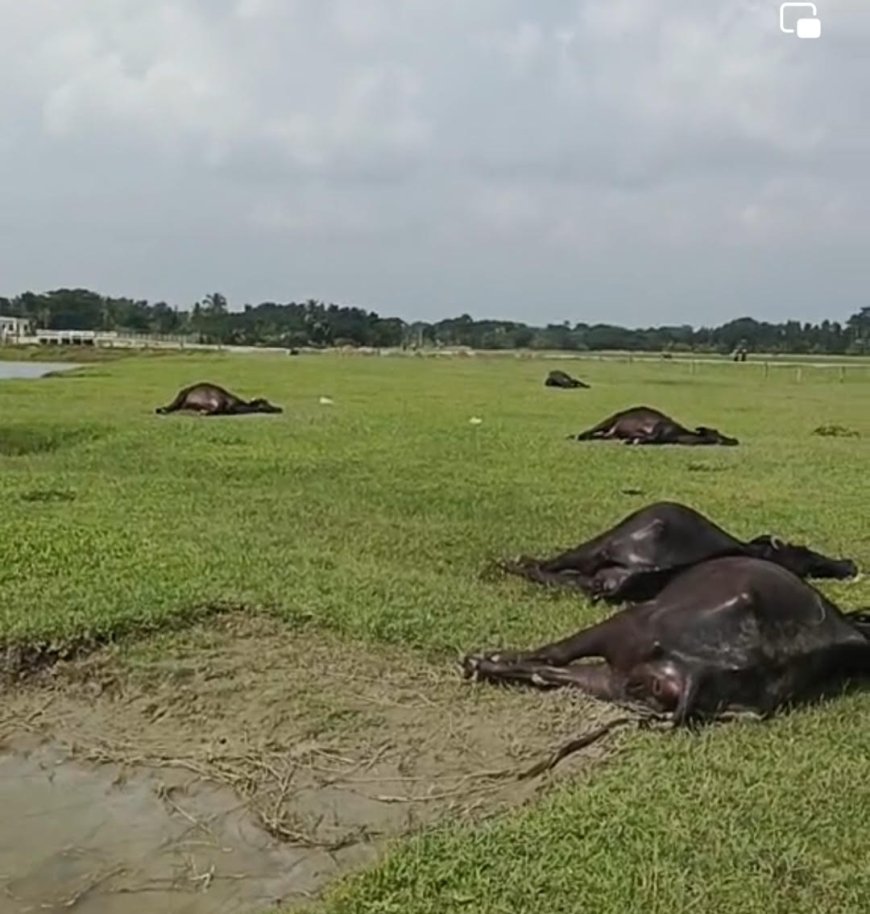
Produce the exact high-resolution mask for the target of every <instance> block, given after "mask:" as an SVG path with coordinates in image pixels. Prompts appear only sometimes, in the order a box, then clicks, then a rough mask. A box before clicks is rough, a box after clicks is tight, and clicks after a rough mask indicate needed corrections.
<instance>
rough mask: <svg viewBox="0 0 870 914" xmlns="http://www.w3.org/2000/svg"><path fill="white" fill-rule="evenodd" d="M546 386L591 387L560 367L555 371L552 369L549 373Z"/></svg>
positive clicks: (545, 382)
mask: <svg viewBox="0 0 870 914" xmlns="http://www.w3.org/2000/svg"><path fill="white" fill-rule="evenodd" d="M544 386H545V387H562V388H566V389H573V388H576V387H586V388H588V387H589V385H588V384H586V383H585V382H583V381H580V380H579V379H577V378H572V377H571V375H569V374H568V373H567V372H565V371H561V370H560V369H558V368H557V369H556V370H555V371H551V372H550V373H549V374H548V375H547V379H546V381H544Z"/></svg>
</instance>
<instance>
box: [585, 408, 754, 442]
mask: <svg viewBox="0 0 870 914" xmlns="http://www.w3.org/2000/svg"><path fill="white" fill-rule="evenodd" d="M568 437H569V438H570V439H572V440H575V441H592V440H594V439H608V438H615V439H619V440H621V441H624V442H625V443H626V444H722V445H730V446H733V445H735V444H739V443H740V442H739V441H738V440H737V439H736V438H729V437H728V436H727V435H723V434H721V433H720V432H719V430H718V429H715V428H707V427H706V426H704V425H699V426H698V427H697V428H696V429H695V430H694V431H690V430H689V429H687V428H686V427H685V426H683V425H680V423H679V422H677V421H676V419H672V418H671V417H670V416H668V415H667V414H666V413H663V412H661V411H660V410H658V409H653V408H652V407H651V406H633V407H631V409H623V410H621V411H620V412H618V413H614V414H613V415H612V416H608V417H607V418H606V419H604V420H602V421H601V422H599V423H598V425H594V426H592V428H589V429H586V431H585V432H580V434H578V435H569V436H568Z"/></svg>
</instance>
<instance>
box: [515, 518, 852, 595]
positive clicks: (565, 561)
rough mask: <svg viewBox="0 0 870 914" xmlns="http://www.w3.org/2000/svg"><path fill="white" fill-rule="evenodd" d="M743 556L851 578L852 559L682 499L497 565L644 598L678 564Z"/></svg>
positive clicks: (590, 591)
mask: <svg viewBox="0 0 870 914" xmlns="http://www.w3.org/2000/svg"><path fill="white" fill-rule="evenodd" d="M726 555H731V556H746V557H751V558H757V559H763V560H765V561H768V562H773V563H774V564H776V565H780V566H782V567H783V568H788V569H789V571H791V572H793V573H794V574H796V575H797V576H798V577H800V578H836V579H838V580H843V579H846V578H851V577H855V575H857V574H858V567H857V565H856V564H855V562H853V561H852V560H851V559H834V558H829V557H828V556H826V555H823V554H822V553H820V552H814V551H813V550H812V549H808V548H807V547H806V546H797V545H794V544H792V543H786V542H783V540H781V539H780V538H779V537H777V536H772V535H770V534H764V535H761V536H757V537H755V539H752V540H749V541H748V542H743V541H741V540H739V539H736V538H735V537H733V536H732V535H731V534H730V533H726V532H725V530H723V529H722V528H721V527H719V526H718V525H717V524H715V523H713V521H711V520H709V519H708V518H706V517H704V515H703V514H701V513H700V512H698V511H696V510H695V509H694V508H690V507H688V505H683V504H680V503H679V502H672V501H659V502H654V503H652V504H649V505H647V506H646V507H644V508H640V509H639V510H637V511H633V512H632V513H631V514H628V515H627V516H626V517H624V518H623V519H622V520H621V521H620V522H619V523H617V524H615V525H614V526H613V527H611V528H610V529H609V530H605V531H604V532H603V533H600V534H599V535H598V536H595V537H593V538H592V539H590V540H587V541H586V542H584V543H581V544H580V545H579V546H575V547H574V548H573V549H569V550H567V551H565V552H562V553H559V554H558V555H556V556H553V557H551V558H545V559H535V558H530V557H528V556H520V557H519V558H518V559H516V560H513V561H505V562H499V563H498V564H499V565H500V567H501V568H502V569H503V570H505V571H507V572H509V573H511V574H517V575H520V576H522V577H524V578H526V579H528V580H530V581H534V582H536V583H539V584H555V585H563V586H569V587H576V588H578V589H579V590H581V591H582V592H583V593H584V594H586V595H587V596H588V597H590V598H591V599H592V600H593V601H596V600H605V601H607V602H614V603H615V602H619V601H622V600H631V601H634V600H648V599H651V598H652V597H654V596H655V595H656V594H657V593H659V591H661V589H662V588H663V587H664V586H665V585H666V584H667V583H668V581H670V580H671V579H672V578H674V577H675V576H676V575H677V574H679V573H680V572H681V571H682V570H683V569H685V568H687V567H689V566H692V565H697V564H699V563H701V562H705V561H708V560H710V559H713V558H719V557H722V556H726Z"/></svg>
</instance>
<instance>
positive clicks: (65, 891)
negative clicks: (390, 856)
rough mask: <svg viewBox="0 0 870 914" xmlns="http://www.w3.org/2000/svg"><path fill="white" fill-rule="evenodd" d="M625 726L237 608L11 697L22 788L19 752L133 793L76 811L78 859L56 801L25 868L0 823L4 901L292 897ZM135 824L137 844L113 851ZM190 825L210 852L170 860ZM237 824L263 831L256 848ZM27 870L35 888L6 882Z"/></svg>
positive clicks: (90, 904) (479, 812) (23, 905)
mask: <svg viewBox="0 0 870 914" xmlns="http://www.w3.org/2000/svg"><path fill="white" fill-rule="evenodd" d="M619 716H621V712H619V711H618V710H615V709H613V708H611V707H609V706H606V705H602V704H600V703H597V702H594V701H592V700H591V699H587V698H585V697H583V696H580V695H577V694H571V693H569V692H559V691H556V692H550V693H535V692H529V691H519V690H506V689H498V688H492V687H491V686H474V685H471V684H469V683H467V682H463V681H462V680H461V679H460V678H459V676H458V674H457V673H455V672H454V671H453V670H451V669H450V668H449V667H448V666H446V665H442V666H433V665H431V664H426V663H425V662H423V661H422V660H420V659H419V658H417V657H415V656H413V655H411V654H409V652H407V651H400V650H378V651H372V650H371V649H364V648H363V647H361V646H359V645H352V644H348V643H345V642H340V641H337V640H335V639H333V638H326V637H324V636H322V635H317V636H315V635H314V634H311V633H300V632H298V631H296V630H292V629H288V628H286V627H284V626H282V625H281V624H280V623H279V622H277V621H274V620H270V619H266V618H251V617H250V616H245V615H242V614H232V615H228V616H219V617H217V618H216V619H212V620H210V621H209V622H208V623H202V624H200V625H198V626H196V627H194V628H192V629H190V630H189V631H187V632H185V633H183V634H181V635H174V636H168V635H164V636H159V637H155V638H152V639H150V640H149V641H147V642H143V643H140V644H139V645H137V646H135V647H133V648H126V649H124V648H116V649H112V650H109V649H104V650H102V651H101V652H99V653H97V654H95V655H94V656H92V657H90V658H88V659H86V660H80V661H75V662H70V663H63V664H59V665H57V666H56V667H54V668H52V670H50V671H43V672H42V673H40V674H38V675H37V676H36V677H35V678H33V679H32V680H30V681H28V682H27V683H24V684H21V685H19V686H17V687H15V688H13V689H10V690H9V691H8V692H7V694H6V695H4V706H3V710H2V713H0V743H2V745H3V746H4V748H5V752H6V753H7V754H6V755H5V756H0V758H4V759H5V760H6V761H7V763H9V764H10V765H12V768H11V769H10V770H11V771H15V772H17V773H18V775H19V777H18V783H19V784H21V783H24V782H25V780H26V779H22V777H21V776H20V775H21V770H22V768H21V766H22V765H24V766H25V767H26V766H27V765H30V769H28V770H33V765H34V764H36V762H34V761H33V759H34V758H35V757H34V756H33V755H32V754H28V753H33V752H34V751H35V752H37V753H40V752H41V753H46V752H50V753H54V756H53V758H54V759H55V761H54V762H53V768H54V770H55V771H56V772H63V777H65V778H66V781H62V783H64V784H66V787H65V791H66V792H72V793H75V790H76V788H75V786H74V784H79V785H81V784H83V783H86V784H87V785H88V786H86V787H80V792H81V791H84V795H85V796H88V791H91V793H93V792H94V791H95V790H99V791H102V794H101V795H104V794H107V791H108V790H109V788H108V787H107V786H106V779H107V778H108V779H109V781H114V780H116V779H117V778H118V777H119V773H120V772H126V777H127V781H126V784H123V785H120V786H116V787H112V788H111V789H112V790H113V791H116V792H117V791H127V793H126V794H124V798H123V799H122V798H119V797H118V796H116V799H115V801H114V805H113V803H110V802H102V803H99V802H96V803H95V802H92V803H91V804H90V805H89V807H88V808H89V809H90V815H91V818H93V817H94V816H96V817H97V819H96V820H95V821H94V822H93V823H92V826H91V828H92V832H93V834H92V837H91V841H90V845H88V846H86V847H85V846H83V840H82V839H81V838H76V837H75V836H73V835H71V834H70V833H69V828H66V829H64V828H62V827H59V826H58V827H55V824H54V822H55V820H56V821H57V823H60V822H65V821H67V820H69V818H70V817H69V815H68V813H67V812H65V811H64V808H63V805H62V804H59V803H58V802H57V794H58V791H55V801H54V802H55V806H56V808H55V809H51V808H50V804H49V805H48V806H46V812H45V814H44V816H43V818H42V819H41V820H39V821H38V822H37V824H36V825H34V826H33V829H37V830H36V831H34V832H33V834H34V836H35V838H38V840H39V844H38V846H39V847H40V848H41V850H40V852H39V855H38V856H39V859H38V860H36V861H34V860H33V859H27V858H26V852H25V850H24V847H25V846H26V845H27V842H26V841H22V839H21V837H20V833H21V825H20V822H19V821H18V817H16V816H9V815H4V816H3V817H2V819H0V848H7V847H8V848H11V850H10V851H8V852H6V851H4V853H7V857H6V858H5V859H4V858H3V857H0V898H2V891H3V885H4V882H3V878H4V877H3V874H4V873H5V874H6V875H5V880H6V882H5V885H6V892H7V897H8V898H10V899H19V900H17V901H14V903H15V904H18V905H19V907H18V908H12V909H11V910H13V911H15V912H16V914H17V912H18V911H21V912H23V911H25V910H28V909H30V910H36V909H38V908H39V907H40V906H43V910H45V909H48V910H51V907H50V906H51V905H58V904H60V907H61V908H63V903H67V902H68V900H69V898H71V897H73V896H74V895H75V893H77V892H83V894H82V895H81V897H76V901H75V907H76V910H77V911H79V912H82V914H90V912H94V914H96V912H101V914H103V912H109V911H111V912H112V914H115V912H118V914H121V912H129V914H134V911H138V910H140V909H141V905H142V900H143V897H144V898H145V899H147V900H148V903H149V907H150V905H151V902H152V900H153V899H152V895H151V894H149V895H145V896H143V895H142V894H141V893H142V892H143V891H147V892H149V893H153V892H154V891H156V887H157V888H159V889H160V891H161V892H163V895H161V896H160V897H161V900H160V908H161V910H162V911H164V912H166V914H170V912H175V911H181V910H182V909H183V910H184V911H185V912H191V914H194V912H195V914H199V912H214V911H222V910H224V907H223V905H224V904H228V905H230V907H228V908H227V910H230V909H231V910H233V911H245V910H252V911H256V910H262V909H263V906H264V904H266V903H267V902H268V901H271V900H276V901H277V900H278V899H280V900H281V901H282V902H283V903H285V904H286V903H291V902H293V901H301V900H305V899H308V898H310V897H312V896H313V895H317V894H319V893H320V891H322V889H323V888H324V887H325V886H326V884H327V883H328V882H330V881H331V880H333V879H334V878H336V876H339V875H341V874H343V873H345V872H347V871H349V870H351V869H354V868H357V867H360V866H363V865H367V864H370V863H371V862H373V861H374V859H375V858H376V856H377V854H378V853H379V852H380V849H381V848H382V846H383V840H384V839H387V838H394V837H398V836H401V835H404V834H407V833H408V832H410V831H413V830H415V829H417V828H419V827H420V826H422V825H425V824H429V823H432V822H434V821H436V820H438V819H440V818H441V817H443V816H451V817H465V818H471V819H479V818H481V817H484V816H488V815H492V814H493V813H496V812H498V811H502V810H504V809H506V808H508V807H510V806H513V805H516V804H518V803H522V802H525V801H528V800H529V799H531V798H532V797H534V796H535V795H536V794H538V792H539V791H540V790H541V789H543V788H544V787H545V786H546V785H547V784H548V783H551V782H552V780H553V779H554V778H555V779H559V778H564V777H567V776H570V775H572V774H576V773H577V771H578V770H582V769H583V768H584V767H589V766H590V765H592V764H594V763H595V762H597V761H599V760H600V759H601V758H602V757H603V756H605V755H606V754H608V753H610V752H612V751H613V750H614V748H615V747H616V746H618V745H619V744H620V742H621V737H620V736H618V735H612V736H609V737H607V738H605V739H603V740H600V741H598V742H596V743H594V744H593V745H591V746H588V747H586V748H584V749H583V750H581V751H580V752H578V753H576V754H575V755H573V756H572V757H571V758H569V759H566V760H565V761H563V762H562V763H561V764H560V766H559V767H558V768H556V769H554V770H553V771H552V772H549V773H548V774H546V775H544V776H542V777H537V778H528V779H525V780H518V779H517V775H518V774H519V773H520V772H522V771H524V770H527V769H528V768H529V767H530V766H532V765H534V764H535V763H537V762H540V761H541V760H542V759H546V758H547V757H549V755H550V754H551V753H552V752H553V751H554V750H556V749H557V748H558V747H560V746H561V745H562V744H564V743H565V742H567V741H569V740H571V739H573V738H575V737H577V736H578V734H581V733H583V732H586V731H589V730H593V729H595V728H596V727H598V726H600V725H601V724H603V723H606V722H608V721H610V720H613V719H615V718H617V717H619ZM35 747H36V748H35ZM10 759H12V760H13V762H9V760H10ZM15 760H17V761H15ZM28 760H30V761H28ZM38 760H39V759H38V758H37V761H38ZM16 765H17V766H18V767H17V768H16ZM88 772H90V780H88ZM107 772H108V773H107ZM98 775H99V777H98ZM94 778H98V786H94V783H95V782H94ZM37 780H38V779H37ZM131 785H132V786H131ZM167 785H169V786H168V787H167ZM130 791H132V792H133V793H132V794H130V793H129V792H130ZM209 791H210V793H209ZM63 792H64V791H61V792H60V793H63ZM146 798H149V802H152V805H153V804H154V803H156V804H157V805H158V806H159V805H160V803H161V802H162V804H163V805H162V807H160V810H159V815H158V813H157V812H153V810H152V812H149V813H146V811H144V809H145V806H146V805H147V804H146ZM137 804H138V805H137ZM38 805H39V804H38V803H37V802H35V801H34V802H31V806H38ZM155 808H156V807H155ZM113 809H115V810H117V809H120V810H121V813H117V812H116V813H113V812H112V810H113ZM125 810H126V812H125ZM134 810H139V812H138V813H134ZM112 815H114V819H112V820H111V821H109V820H108V818H107V817H109V818H111V816H112ZM160 816H162V817H163V818H162V819H160ZM233 816H235V817H236V819H235V820H233V819H232V817H233ZM137 817H138V818H137ZM228 817H229V818H228ZM97 820H98V821H97ZM29 821H30V820H28V822H29ZM139 821H142V822H144V823H146V824H144V825H143V827H142V829H140V830H139V831H138V832H136V833H137V834H138V835H139V838H137V839H136V840H132V839H131V838H127V839H125V838H124V837H123V836H124V829H125V827H126V828H127V830H128V831H129V830H130V829H131V828H133V826H134V825H135V824H136V822H139ZM161 822H162V824H160V823H161ZM228 822H229V824H227V823H228ZM218 823H220V824H218ZM146 825H147V827H146ZM28 828H30V826H29V825H28ZM149 829H150V830H149ZM191 829H193V831H194V832H195V833H196V834H197V835H198V836H199V837H200V838H202V836H203V835H205V834H206V833H207V832H208V833H209V834H210V835H211V839H213V840H211V844H209V843H208V842H206V843H205V844H204V845H203V846H201V847H200V846H197V845H196V844H195V843H194V844H193V845H190V846H185V847H183V848H182V847H181V846H180V842H182V839H183V838H184V840H188V839H189V837H190V830H191ZM94 830H95V831H94ZM209 830H210V831H209ZM241 830H244V831H245V832H246V834H248V835H249V836H250V835H255V836H258V837H257V838H256V841H255V842H254V843H257V842H259V843H257V850H256V853H253V852H252V851H251V850H250V846H251V842H252V840H254V839H252V838H250V837H248V838H245V839H244V840H242V838H241V837H240V836H241V833H242V831H241ZM94 834H95V835H98V836H99V835H102V836H103V838H99V837H96V838H95V837H93V835H94ZM143 835H150V836H151V837H142V836H143ZM143 841H144V845H143V843H142V842H143ZM86 843H87V842H85V844H86ZM60 845H62V847H61V846H60ZM31 846H32V845H31ZM76 848H78V851H76ZM216 848H217V849H219V848H224V850H227V848H232V850H231V851H227V853H226V854H224V855H223V856H222V855H221V854H219V853H217V850H216ZM127 849H129V852H128V850H127ZM76 852H78V856H77V857H75V853H76ZM29 853H30V857H32V856H33V851H32V850H31V851H30V852H29ZM8 854H11V855H12V858H11V859H10V858H9V857H8ZM70 854H73V855H74V858H75V860H78V861H79V864H80V865H78V866H72V865H71V864H70V863H69V859H70V857H69V855H70ZM233 855H235V856H233ZM40 861H41V862H40ZM82 861H84V862H82ZM97 862H99V863H100V866H96V863H97ZM144 864H148V865H144ZM182 864H183V865H182ZM88 868H89V869H88ZM83 869H88V872H87V873H85V872H83ZM23 873H27V874H29V876H28V879H29V881H25V883H21V881H20V879H19V881H18V882H16V881H15V879H16V878H18V877H20V876H21V875H22V874H23ZM209 873H211V876H209V875H208V874H209ZM71 874H72V875H71ZM73 877H74V878H73ZM64 879H66V880H67V881H66V882H64ZM71 879H72V882H70V880H71ZM72 883H75V884H72ZM83 887H84V890H83ZM28 893H29V894H28ZM164 896H165V897H164ZM267 896H268V898H267ZM194 898H197V899H201V900H203V904H202V905H201V906H197V905H196V904H193V899H194ZM21 899H23V900H21ZM59 899H60V901H59ZM64 899H65V900H66V902H64ZM28 905H30V908H28V907H27V906H28ZM173 905H175V906H173ZM186 905H192V906H190V907H188V906H186ZM44 906H48V907H47V908H46V907H44ZM67 907H69V904H68V903H67ZM59 909H60V908H59ZM3 910H6V908H3Z"/></svg>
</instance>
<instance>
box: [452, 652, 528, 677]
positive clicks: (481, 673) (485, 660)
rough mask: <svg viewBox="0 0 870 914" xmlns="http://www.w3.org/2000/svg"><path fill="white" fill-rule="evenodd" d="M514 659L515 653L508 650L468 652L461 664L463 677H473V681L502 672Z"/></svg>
mask: <svg viewBox="0 0 870 914" xmlns="http://www.w3.org/2000/svg"><path fill="white" fill-rule="evenodd" d="M514 659H515V655H514V654H512V653H509V652H506V651H493V652H492V653H485V654H484V653H480V654H466V655H465V656H464V657H463V658H462V664H461V666H462V675H463V678H464V679H471V680H472V681H473V682H476V681H477V680H479V679H486V678H488V676H491V675H492V674H493V673H498V672H500V671H501V670H502V669H503V668H504V667H505V666H510V664H511V663H512V662H513V661H514Z"/></svg>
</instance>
